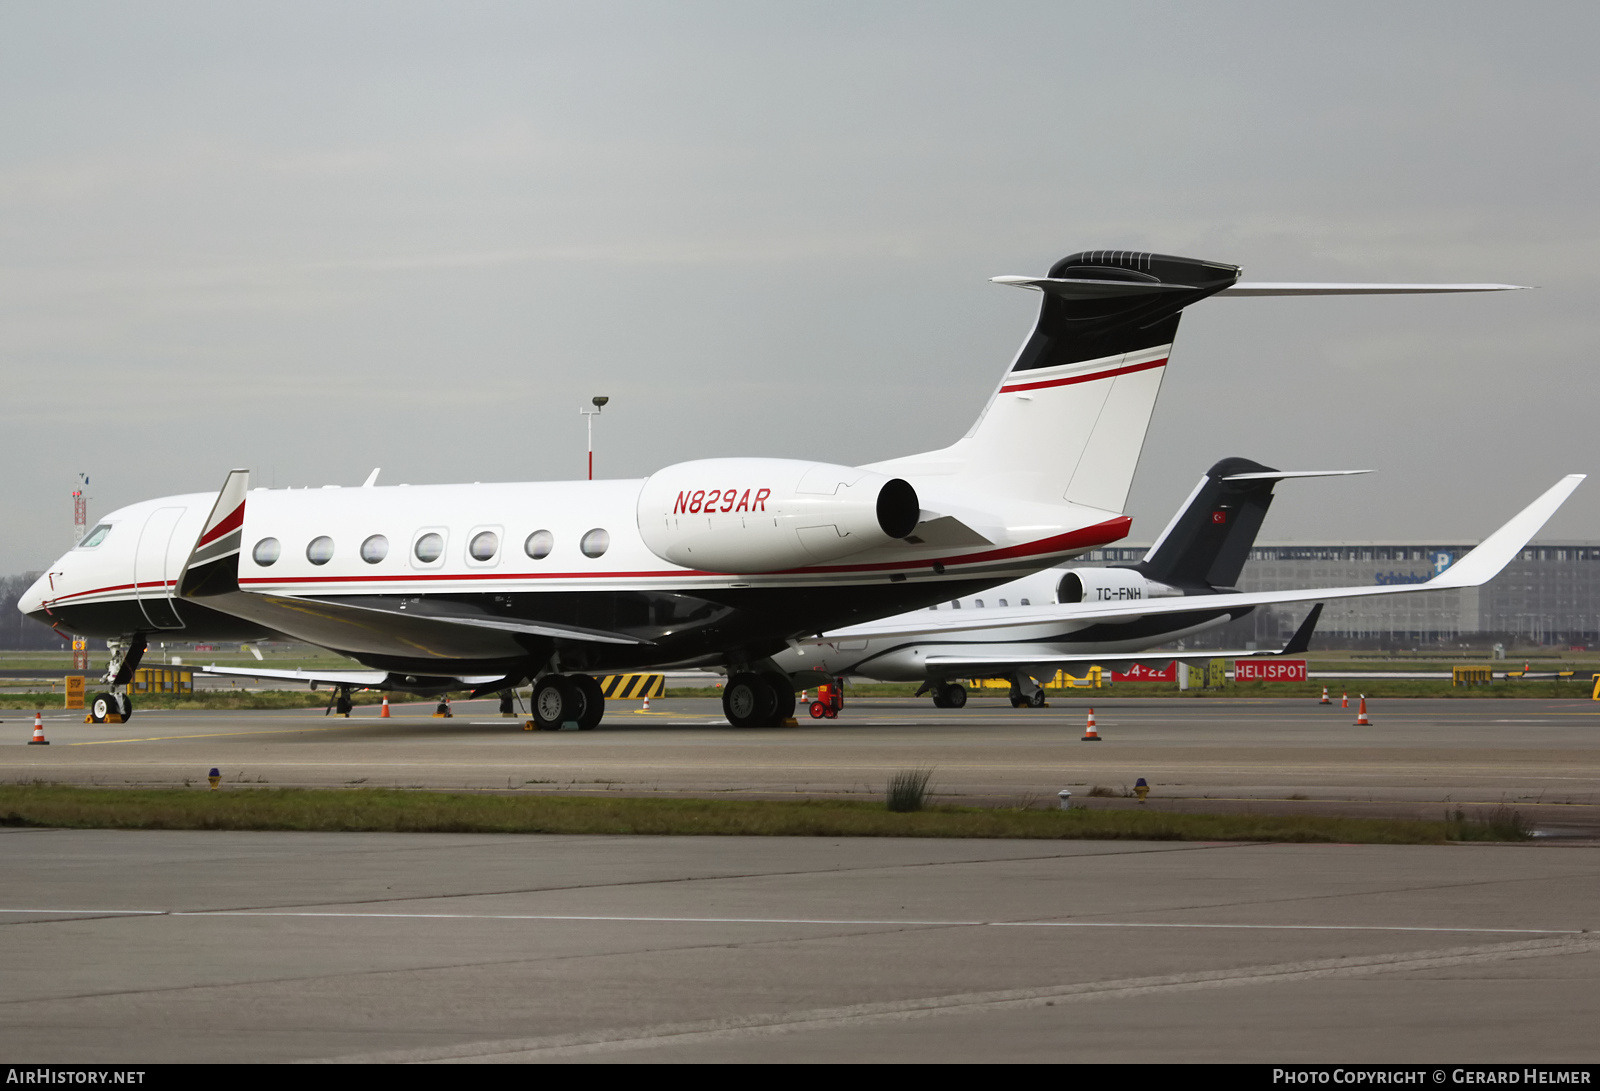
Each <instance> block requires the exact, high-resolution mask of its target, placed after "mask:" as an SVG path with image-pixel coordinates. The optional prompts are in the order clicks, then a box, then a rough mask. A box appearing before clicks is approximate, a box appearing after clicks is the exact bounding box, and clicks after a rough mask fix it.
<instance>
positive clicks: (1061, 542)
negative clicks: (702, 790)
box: [50, 515, 1133, 605]
mask: <svg viewBox="0 0 1600 1091" xmlns="http://www.w3.org/2000/svg"><path fill="white" fill-rule="evenodd" d="M1132 525H1133V520H1131V519H1129V518H1128V517H1127V516H1126V515H1119V516H1117V517H1116V518H1115V519H1107V520H1106V521H1105V522H1103V523H1096V524H1095V525H1094V526H1091V527H1084V528H1082V529H1081V530H1073V531H1068V532H1067V533H1066V534H1057V535H1054V536H1052V537H1049V538H1041V539H1039V540H1038V541H1037V542H1028V543H1026V544H1025V545H1017V546H1007V547H1006V548H1004V549H991V550H988V551H987V552H983V553H967V554H963V555H961V556H958V557H943V558H935V559H930V560H920V561H905V562H895V561H889V562H885V563H882V564H868V565H856V566H850V565H831V566H820V565H819V566H818V567H816V568H796V569H790V570H788V571H785V572H779V573H767V574H768V575H785V576H787V575H805V574H807V573H812V572H817V573H829V574H835V575H837V574H843V573H850V572H882V571H886V570H894V569H910V568H916V569H928V568H932V567H933V566H934V565H936V564H940V565H962V564H982V563H985V562H988V561H1004V560H1014V559H1016V558H1019V557H1032V556H1038V555H1039V554H1048V553H1059V552H1062V551H1064V550H1068V549H1088V548H1090V547H1093V546H1097V545H1105V544H1106V543H1108V542H1115V541H1117V540H1118V539H1119V538H1123V537H1126V536H1127V533H1128V529H1129V527H1131V526H1132ZM754 574H756V575H760V573H754ZM729 575H731V576H738V575H740V574H739V573H726V572H701V571H699V570H696V569H678V570H675V571H666V572H663V571H654V572H407V573H402V574H399V575H393V576H377V575H374V576H282V577H278V578H276V579H274V578H270V577H250V578H243V577H241V578H240V580H239V582H240V583H241V584H245V583H252V584H262V583H269V584H287V583H300V584H304V583H402V582H404V583H409V582H416V581H422V580H427V581H434V580H560V579H586V580H617V579H641V578H646V579H648V578H662V579H666V578H673V577H683V576H729ZM175 585H176V584H175V582H174V581H171V580H168V581H165V582H161V581H153V582H150V583H140V584H132V583H122V584H117V585H116V586H114V587H98V588H95V589H94V590H92V591H77V592H74V593H73V594H70V595H62V596H60V597H59V598H56V599H52V600H51V602H50V605H55V604H56V603H59V602H64V601H65V600H67V599H74V598H82V597H83V596H85V595H101V594H105V593H107V592H110V591H127V590H135V589H137V588H144V587H173V586H175ZM686 590H690V591H692V590H694V588H687V589H686Z"/></svg>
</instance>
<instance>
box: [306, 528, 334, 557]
mask: <svg viewBox="0 0 1600 1091" xmlns="http://www.w3.org/2000/svg"><path fill="white" fill-rule="evenodd" d="M306 560H308V561H310V562H311V563H312V564H327V563H328V562H329V561H331V560H333V539H332V538H330V537H328V536H327V535H326V534H321V535H318V536H317V537H315V538H313V539H311V544H310V545H308V546H306Z"/></svg>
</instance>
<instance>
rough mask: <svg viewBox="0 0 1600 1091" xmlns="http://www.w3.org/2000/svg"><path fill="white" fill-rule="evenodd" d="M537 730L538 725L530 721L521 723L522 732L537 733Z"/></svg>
mask: <svg viewBox="0 0 1600 1091" xmlns="http://www.w3.org/2000/svg"><path fill="white" fill-rule="evenodd" d="M538 728H539V725H538V724H537V723H535V722H534V721H532V720H524V721H522V730H524V731H537V730H538Z"/></svg>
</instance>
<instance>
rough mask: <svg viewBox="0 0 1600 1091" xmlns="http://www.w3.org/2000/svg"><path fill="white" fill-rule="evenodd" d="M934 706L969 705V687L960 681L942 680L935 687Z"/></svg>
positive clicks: (958, 706) (956, 706)
mask: <svg viewBox="0 0 1600 1091" xmlns="http://www.w3.org/2000/svg"><path fill="white" fill-rule="evenodd" d="M933 707H934V708H965V707H967V687H966V686H963V685H962V684H961V683H960V682H940V683H939V684H938V685H936V686H934V687H933Z"/></svg>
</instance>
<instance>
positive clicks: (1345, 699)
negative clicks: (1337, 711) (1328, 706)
mask: <svg viewBox="0 0 1600 1091" xmlns="http://www.w3.org/2000/svg"><path fill="white" fill-rule="evenodd" d="M1339 707H1340V708H1349V707H1350V695H1349V694H1348V693H1344V694H1340V695H1339Z"/></svg>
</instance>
